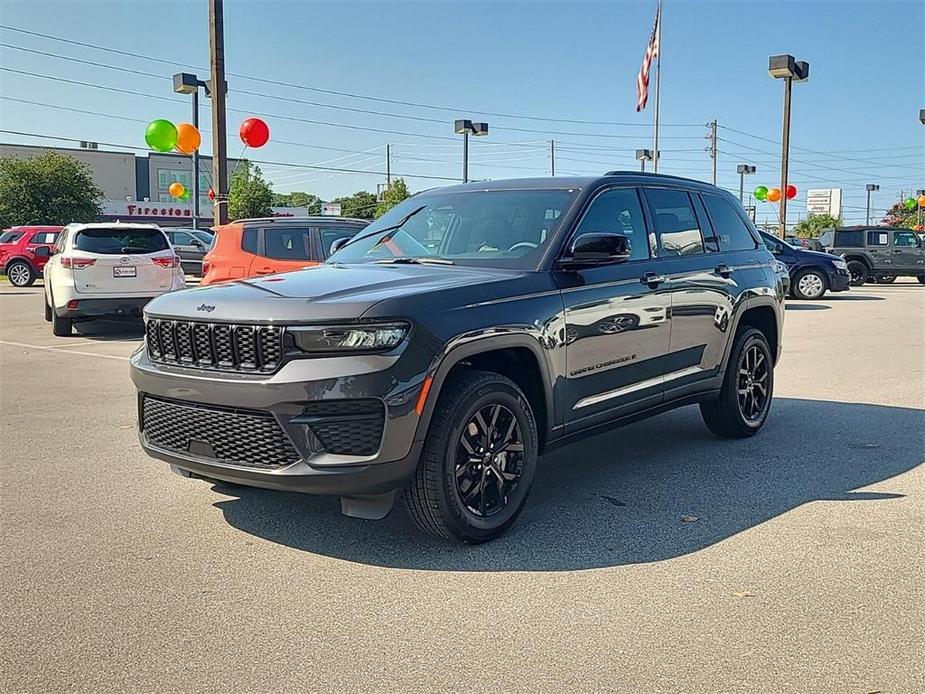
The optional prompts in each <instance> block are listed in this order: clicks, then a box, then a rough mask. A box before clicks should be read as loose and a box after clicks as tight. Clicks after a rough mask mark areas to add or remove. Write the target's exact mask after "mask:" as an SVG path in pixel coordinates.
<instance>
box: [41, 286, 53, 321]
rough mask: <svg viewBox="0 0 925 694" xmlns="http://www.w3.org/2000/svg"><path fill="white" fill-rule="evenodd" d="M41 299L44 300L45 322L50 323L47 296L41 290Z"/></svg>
mask: <svg viewBox="0 0 925 694" xmlns="http://www.w3.org/2000/svg"><path fill="white" fill-rule="evenodd" d="M42 300H43V301H44V302H45V322H46V323H51V306H49V305H48V296H47V295H46V294H45V292H42Z"/></svg>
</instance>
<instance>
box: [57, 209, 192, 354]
mask: <svg viewBox="0 0 925 694" xmlns="http://www.w3.org/2000/svg"><path fill="white" fill-rule="evenodd" d="M44 276H45V320H47V321H49V322H51V326H52V332H54V334H55V335H59V336H65V335H70V334H71V327H72V325H73V323H74V321H75V320H86V319H91V318H100V317H103V316H141V312H142V309H143V308H144V306H145V304H147V303H148V302H149V301H150V300H151V299H153V298H154V297H156V296H158V295H159V294H163V293H164V292H169V291H171V290H174V289H182V288H183V287H184V286H186V277H185V276H184V275H183V270H182V269H181V268H180V260H179V258H177V256H176V254H175V253H174V251H173V248H171V246H170V243H169V242H168V241H167V236H166V235H165V234H164V232H163V231H162V230H161V228H160V227H158V226H156V225H154V224H121V223H118V222H117V223H113V224H108V223H107V224H69V225H68V226H66V227H65V228H64V231H62V232H61V233H60V234H59V235H58V240H57V243H56V244H55V247H54V250H53V251H52V255H51V258H49V260H48V263H47V264H46V265H45V270H44Z"/></svg>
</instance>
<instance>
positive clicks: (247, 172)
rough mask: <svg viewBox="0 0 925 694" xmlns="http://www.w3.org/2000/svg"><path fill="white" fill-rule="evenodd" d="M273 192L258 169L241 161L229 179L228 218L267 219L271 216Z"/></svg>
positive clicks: (245, 161) (245, 160) (244, 160)
mask: <svg viewBox="0 0 925 694" xmlns="http://www.w3.org/2000/svg"><path fill="white" fill-rule="evenodd" d="M272 204H273V191H272V190H270V186H269V185H268V184H267V182H266V181H265V180H263V173H262V172H261V171H260V167H258V166H253V165H252V164H251V163H250V162H249V161H247V159H242V160H241V162H240V163H239V164H238V168H237V170H236V171H235V172H234V175H233V176H232V177H231V185H230V186H229V187H228V217H229V218H230V219H247V218H249V217H269V216H270V215H271V214H273V211H272V210H271V209H270V207H271V206H272Z"/></svg>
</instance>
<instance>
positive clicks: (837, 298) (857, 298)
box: [826, 289, 886, 301]
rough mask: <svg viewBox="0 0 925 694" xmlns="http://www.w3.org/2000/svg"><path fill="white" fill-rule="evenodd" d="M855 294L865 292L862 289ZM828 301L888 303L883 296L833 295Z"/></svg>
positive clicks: (856, 290)
mask: <svg viewBox="0 0 925 694" xmlns="http://www.w3.org/2000/svg"><path fill="white" fill-rule="evenodd" d="M854 291H855V292H858V291H863V290H860V289H855V290H854ZM826 301H886V297H883V296H870V295H869V294H855V293H851V294H832V295H831V296H829V297H828V298H827V299H826Z"/></svg>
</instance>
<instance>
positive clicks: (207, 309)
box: [196, 304, 215, 313]
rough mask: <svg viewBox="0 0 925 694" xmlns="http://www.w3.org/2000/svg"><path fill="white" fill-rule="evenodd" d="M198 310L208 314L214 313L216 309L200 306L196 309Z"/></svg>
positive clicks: (205, 305) (204, 305)
mask: <svg viewBox="0 0 925 694" xmlns="http://www.w3.org/2000/svg"><path fill="white" fill-rule="evenodd" d="M196 310H197V311H205V312H206V313H212V311H214V310H215V307H214V306H210V305H209V304H199V306H197V307H196Z"/></svg>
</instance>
